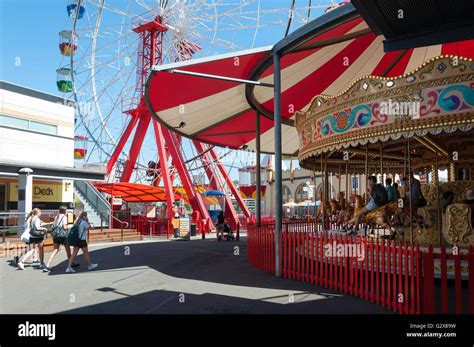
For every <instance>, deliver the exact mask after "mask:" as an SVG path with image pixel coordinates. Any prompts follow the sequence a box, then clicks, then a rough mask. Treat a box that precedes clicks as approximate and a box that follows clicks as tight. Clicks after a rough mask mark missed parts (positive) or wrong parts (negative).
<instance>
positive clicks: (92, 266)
mask: <svg viewBox="0 0 474 347" xmlns="http://www.w3.org/2000/svg"><path fill="white" fill-rule="evenodd" d="M97 266H99V265H97V264H90V265H89V266H88V267H87V270H89V271H92V270H95V269H97Z"/></svg>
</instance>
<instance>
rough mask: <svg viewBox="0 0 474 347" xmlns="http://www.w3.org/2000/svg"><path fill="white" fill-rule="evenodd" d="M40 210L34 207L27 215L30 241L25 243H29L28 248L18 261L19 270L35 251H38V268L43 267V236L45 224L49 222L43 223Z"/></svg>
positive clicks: (45, 230) (45, 231) (22, 268)
mask: <svg viewBox="0 0 474 347" xmlns="http://www.w3.org/2000/svg"><path fill="white" fill-rule="evenodd" d="M40 217H41V210H40V209H39V208H34V209H33V210H32V211H31V212H30V213H29V214H28V216H27V218H26V222H27V223H28V225H29V227H30V241H29V242H28V243H27V244H28V245H30V247H31V248H30V250H28V252H26V253H25V254H24V255H23V256H21V258H20V259H19V261H18V264H17V266H18V268H19V269H20V270H24V269H25V261H26V260H27V259H28V258H30V257H31V256H32V255H33V254H34V253H35V251H36V250H37V251H38V255H39V261H40V268H41V269H42V268H44V267H45V265H44V238H45V236H46V233H47V231H48V230H47V229H46V225H50V224H51V223H43V222H42V221H41V219H40Z"/></svg>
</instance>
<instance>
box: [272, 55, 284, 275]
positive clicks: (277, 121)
mask: <svg viewBox="0 0 474 347" xmlns="http://www.w3.org/2000/svg"><path fill="white" fill-rule="evenodd" d="M280 59H281V55H280V54H279V53H275V54H274V55H273V84H274V87H273V92H274V98H273V100H274V118H273V119H274V130H275V140H274V141H275V183H274V185H275V276H276V277H280V240H281V238H280V234H281V226H282V209H283V207H282V200H281V199H282V189H283V187H282V175H281V159H282V157H281V71H280Z"/></svg>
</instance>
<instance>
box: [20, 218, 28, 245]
mask: <svg viewBox="0 0 474 347" xmlns="http://www.w3.org/2000/svg"><path fill="white" fill-rule="evenodd" d="M20 240H21V241H23V242H30V224H29V223H28V221H25V223H23V232H22V233H21V236H20Z"/></svg>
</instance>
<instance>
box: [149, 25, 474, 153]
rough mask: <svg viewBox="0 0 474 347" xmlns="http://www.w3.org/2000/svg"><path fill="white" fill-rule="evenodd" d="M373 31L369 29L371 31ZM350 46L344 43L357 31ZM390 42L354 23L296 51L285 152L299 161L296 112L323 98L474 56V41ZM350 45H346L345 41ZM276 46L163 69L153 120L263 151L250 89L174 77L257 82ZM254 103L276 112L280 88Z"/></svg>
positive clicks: (287, 91) (284, 70)
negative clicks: (398, 46) (430, 63)
mask: <svg viewBox="0 0 474 347" xmlns="http://www.w3.org/2000/svg"><path fill="white" fill-rule="evenodd" d="M364 29H366V31H363V30H364ZM357 32H360V33H363V34H361V35H358V37H356V38H353V39H349V40H338V39H337V38H340V37H344V36H347V35H349V37H351V34H352V35H353V34H354V33H357ZM383 40H384V37H383V36H377V35H375V34H373V33H372V32H371V31H370V30H368V25H367V23H366V22H365V21H364V20H363V19H362V18H361V17H358V18H355V19H351V20H349V21H346V22H344V23H341V24H340V25H337V26H335V27H332V28H331V29H329V30H327V31H325V32H324V33H322V34H320V35H318V36H316V37H312V38H310V39H309V40H308V41H306V42H305V43H304V44H308V43H311V44H315V45H317V43H326V42H328V43H330V42H331V41H333V42H336V43H333V44H324V45H323V44H321V45H320V47H318V48H313V49H310V50H303V51H299V52H295V53H288V54H286V55H284V56H283V57H282V60H281V83H282V88H281V90H282V96H281V104H282V116H283V117H284V123H285V124H283V126H282V136H283V138H282V150H283V154H286V155H295V154H296V153H297V151H298V136H297V132H296V129H295V128H294V126H293V125H292V117H293V115H294V112H296V111H298V110H301V109H303V108H304V107H306V106H307V105H308V104H309V103H310V101H311V99H312V98H313V97H314V96H316V95H319V94H327V95H335V94H338V93H341V92H342V91H343V90H345V89H346V88H347V87H348V86H349V85H350V84H351V83H352V82H353V81H354V80H355V79H357V78H359V77H363V76H367V75H376V76H386V77H395V76H399V75H403V74H405V73H408V72H410V71H412V70H414V69H415V68H417V67H418V66H420V65H422V64H423V63H424V62H425V61H427V60H429V59H431V58H433V57H436V56H439V55H456V56H461V57H465V58H474V40H470V41H462V42H454V43H447V44H442V45H435V46H428V47H419V48H413V49H408V50H405V51H392V52H384V50H383ZM341 41H342V42H341ZM270 50H271V47H265V48H261V49H255V50H249V51H244V52H237V53H233V54H227V55H221V56H216V57H213V58H211V59H197V60H190V61H186V62H182V63H176V64H170V65H166V66H160V67H157V68H155V71H154V72H153V73H152V75H151V76H150V78H149V80H148V84H147V92H146V97H147V102H148V106H149V108H150V109H151V110H152V111H153V113H152V114H153V115H154V116H156V117H157V118H158V120H159V121H160V122H161V123H163V124H165V125H166V126H168V127H170V128H175V127H177V126H178V125H179V124H180V123H181V122H185V123H186V125H185V126H184V127H183V128H180V129H176V128H175V129H174V130H176V131H178V132H179V133H181V134H182V135H184V136H187V137H190V138H193V139H196V140H199V141H202V142H206V143H210V144H215V145H219V146H229V147H231V148H242V147H243V146H244V145H247V146H248V148H249V149H255V130H256V125H255V124H256V111H255V110H254V109H253V108H252V107H251V106H250V104H249V102H248V97H249V96H248V95H246V85H245V84H238V83H235V82H229V81H222V80H215V79H208V78H202V77H196V76H189V75H182V74H176V73H170V72H167V71H165V70H169V69H173V68H174V69H179V70H184V71H191V72H197V73H205V74H212V75H220V76H226V77H232V78H239V79H251V77H252V76H255V74H254V72H255V71H256V70H258V67H259V66H260V65H261V64H262V62H264V61H265V59H267V61H268V58H269V56H270V55H271V52H270ZM255 77H256V78H257V79H258V81H261V82H266V83H273V66H272V65H270V66H269V67H268V68H267V69H266V70H264V72H263V73H261V74H259V75H257V76H255ZM252 98H253V100H254V101H256V102H257V103H258V104H260V105H261V106H262V107H263V108H264V109H265V110H267V111H268V114H270V115H272V114H273V88H268V87H262V86H256V87H255V88H254V89H253V93H252ZM268 114H267V115H266V116H261V151H262V152H268V153H273V151H274V143H273V119H272V118H271V117H269V116H268Z"/></svg>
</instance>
